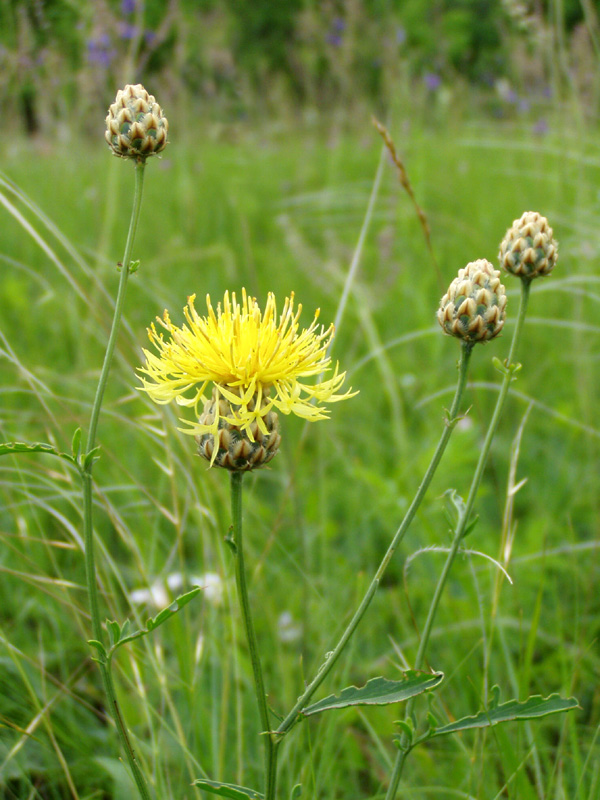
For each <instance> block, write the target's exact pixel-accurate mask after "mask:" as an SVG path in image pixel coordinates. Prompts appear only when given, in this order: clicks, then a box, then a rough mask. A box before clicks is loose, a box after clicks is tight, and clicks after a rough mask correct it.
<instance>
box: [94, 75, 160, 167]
mask: <svg viewBox="0 0 600 800" xmlns="http://www.w3.org/2000/svg"><path fill="white" fill-rule="evenodd" d="M168 131H169V123H168V121H167V118H166V117H165V116H164V115H163V112H162V109H161V107H160V106H159V105H158V103H157V102H156V100H155V99H154V97H153V95H151V94H148V92H147V91H146V90H145V89H144V87H143V86H142V84H141V83H138V84H136V85H135V86H132V85H130V84H128V85H127V86H126V87H125V88H124V89H119V91H118V92H117V97H116V99H115V102H114V103H113V104H112V105H111V106H110V108H109V109H108V116H107V117H106V133H105V134H104V136H105V138H106V141H107V142H108V144H109V146H110V147H111V148H112V150H113V152H114V153H115V155H117V156H120V157H121V158H135V159H137V160H138V161H144V160H145V159H146V158H148V156H153V155H155V154H156V153H160V151H161V150H163V149H164V148H165V145H166V144H167V133H168Z"/></svg>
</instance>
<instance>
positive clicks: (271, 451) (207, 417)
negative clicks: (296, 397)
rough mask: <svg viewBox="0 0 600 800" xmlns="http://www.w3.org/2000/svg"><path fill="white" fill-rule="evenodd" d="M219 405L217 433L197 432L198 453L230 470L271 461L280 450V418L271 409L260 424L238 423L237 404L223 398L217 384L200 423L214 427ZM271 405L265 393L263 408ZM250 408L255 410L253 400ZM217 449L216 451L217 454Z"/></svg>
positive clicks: (213, 464)
mask: <svg viewBox="0 0 600 800" xmlns="http://www.w3.org/2000/svg"><path fill="white" fill-rule="evenodd" d="M217 404H218V429H217V430H216V431H215V432H212V431H211V432H210V433H203V434H198V435H197V436H196V437H195V438H196V442H197V443H198V452H199V453H200V455H201V456H202V457H203V458H205V459H206V460H207V461H210V462H211V466H212V467H224V468H225V469H228V470H231V471H234V472H235V471H247V470H251V469H256V468H257V467H262V466H264V465H265V464H268V463H269V461H270V460H271V459H272V458H274V457H275V456H276V455H277V453H278V451H279V443H280V442H281V436H280V435H279V418H278V416H277V414H276V413H275V412H274V411H273V410H272V409H271V408H269V410H267V411H266V413H262V414H260V420H261V424H259V422H258V421H257V420H254V421H253V422H252V423H251V424H250V426H249V428H248V429H247V430H244V429H242V428H241V427H240V426H241V422H240V425H236V424H235V422H232V421H231V420H232V419H233V420H235V417H236V405H235V404H233V403H231V402H230V401H229V400H227V399H226V398H224V397H223V396H222V395H221V394H220V393H219V391H218V389H217V388H216V387H215V388H214V389H213V393H212V397H211V399H210V400H208V401H207V402H206V403H205V404H204V411H203V412H202V414H201V415H200V418H199V420H198V422H199V423H200V425H207V426H212V425H213V423H214V422H215V411H217ZM267 406H270V403H269V400H268V397H265V396H263V397H262V400H261V403H260V408H261V411H263V412H264V411H265V409H266V408H267ZM248 409H249V410H250V411H253V410H254V409H255V402H254V400H251V401H250V402H249V404H248ZM215 448H217V452H216V453H215Z"/></svg>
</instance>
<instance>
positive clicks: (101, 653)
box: [88, 639, 108, 664]
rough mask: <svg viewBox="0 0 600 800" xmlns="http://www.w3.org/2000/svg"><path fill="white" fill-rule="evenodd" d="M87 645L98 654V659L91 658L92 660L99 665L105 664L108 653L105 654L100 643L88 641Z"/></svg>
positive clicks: (93, 640) (104, 649) (92, 640)
mask: <svg viewBox="0 0 600 800" xmlns="http://www.w3.org/2000/svg"><path fill="white" fill-rule="evenodd" d="M88 644H89V645H90V647H93V648H94V649H95V650H96V651H97V652H98V656H99V658H94V657H93V656H92V659H93V660H94V661H98V662H99V663H100V664H106V662H107V660H108V653H107V652H106V648H105V647H104V645H103V644H102V642H99V641H98V640H97V639H88Z"/></svg>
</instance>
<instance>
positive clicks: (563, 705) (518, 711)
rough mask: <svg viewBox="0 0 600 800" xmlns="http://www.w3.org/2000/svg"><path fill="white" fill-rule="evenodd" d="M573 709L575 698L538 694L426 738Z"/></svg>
mask: <svg viewBox="0 0 600 800" xmlns="http://www.w3.org/2000/svg"><path fill="white" fill-rule="evenodd" d="M574 708H579V703H578V701H577V699H576V698H575V697H560V695H558V694H552V695H550V697H542V696H541V695H539V694H537V695H532V696H531V697H528V698H527V700H524V701H523V702H521V701H519V700H508V701H507V702H506V703H502V704H501V705H497V706H495V707H491V708H488V709H487V710H485V711H480V712H479V714H475V715H474V716H472V717H463V718H462V719H458V720H456V721H455V722H451V723H450V724H449V725H443V726H442V727H441V728H436V729H434V730H432V731H431V732H430V733H429V736H428V737H427V738H433V737H434V736H444V735H445V734H447V733H456V731H466V730H469V729H471V728H487V727H491V726H493V725H498V724H499V723H501V722H520V721H521V720H525V719H537V718H538V717H547V716H548V715H549V714H559V713H560V712H562V711H571V710H573V709H574Z"/></svg>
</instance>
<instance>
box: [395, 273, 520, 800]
mask: <svg viewBox="0 0 600 800" xmlns="http://www.w3.org/2000/svg"><path fill="white" fill-rule="evenodd" d="M530 288H531V281H529V280H522V281H521V302H520V304H519V313H518V316H517V322H516V326H515V330H514V333H513V338H512V342H511V345H510V351H509V354H508V358H507V359H506V361H505V362H504V367H505V372H504V378H503V380H502V385H501V387H500V393H499V394H498V399H497V401H496V406H495V408H494V412H493V414H492V418H491V420H490V424H489V427H488V430H487V433H486V436H485V440H484V442H483V446H482V448H481V451H480V453H479V460H478V462H477V466H476V468H475V473H474V474H473V479H472V481H471V487H470V489H469V495H468V497H467V501H466V503H465V507H464V509H463V512H462V514H461V515H460V517H459V519H458V521H457V523H456V529H455V532H454V538H453V540H452V545H451V547H450V551H449V553H448V556H447V557H446V562H445V564H444V567H443V569H442V572H441V575H440V577H439V580H438V583H437V586H436V587H435V592H434V595H433V598H432V600H431V605H430V606H429V613H428V615H427V620H426V621H425V627H424V628H423V633H422V635H421V641H420V643H419V649H418V651H417V656H416V658H415V663H414V667H413V668H414V669H415V670H419V669H421V668H422V667H423V664H424V663H425V655H426V652H427V646H428V644H429V637H430V636H431V631H432V628H433V624H434V621H435V616H436V613H437V609H438V606H439V603H440V599H441V597H442V593H443V591H444V588H445V585H446V581H447V579H448V575H449V573H450V570H451V569H452V565H453V563H454V559H455V558H456V554H457V552H458V550H459V547H460V543H461V541H462V539H463V538H464V537H465V531H466V528H467V524H468V522H469V518H470V516H471V512H472V510H473V505H474V504H475V497H476V495H477V492H478V490H479V485H480V483H481V479H482V477H483V471H484V469H485V465H486V463H487V459H488V455H489V451H490V447H491V445H492V441H493V439H494V436H495V434H496V429H497V427H498V422H499V421H500V416H501V414H502V409H503V407H504V403H505V401H506V397H507V395H508V390H509V388H510V384H511V382H512V381H513V379H514V373H515V371H516V369H517V365H516V364H515V363H514V361H513V359H514V358H515V356H516V353H517V347H518V344H519V339H520V336H521V331H522V328H523V322H524V320H525V315H526V313H527V305H528V302H529V291H530ZM414 705H415V698H411V699H410V700H409V701H408V703H407V704H406V712H405V716H404V718H405V720H408V719H410V717H411V716H412V713H413V709H414ZM401 745H402V746H401V749H400V752H399V753H398V755H397V757H396V762H395V764H394V769H393V772H392V777H391V779H390V785H389V788H388V791H387V794H386V796H385V800H393V799H394V798H395V797H396V792H397V790H398V785H399V783H400V778H401V776H402V770H403V768H404V762H405V761H406V757H407V755H408V753H409V752H410V746H409V742H408V739H407V737H406V735H403V737H402V742H401Z"/></svg>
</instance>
